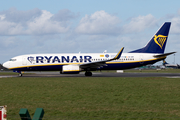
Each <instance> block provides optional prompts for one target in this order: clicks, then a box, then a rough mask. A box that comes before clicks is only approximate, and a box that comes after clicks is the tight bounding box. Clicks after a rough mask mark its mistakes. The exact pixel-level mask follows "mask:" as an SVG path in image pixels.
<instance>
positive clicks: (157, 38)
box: [154, 35, 167, 49]
mask: <svg viewBox="0 0 180 120" xmlns="http://www.w3.org/2000/svg"><path fill="white" fill-rule="evenodd" d="M166 39H167V36H164V35H158V36H157V35H155V36H154V42H155V43H156V44H157V45H159V47H160V48H161V49H162V47H163V45H164V42H165V41H166Z"/></svg>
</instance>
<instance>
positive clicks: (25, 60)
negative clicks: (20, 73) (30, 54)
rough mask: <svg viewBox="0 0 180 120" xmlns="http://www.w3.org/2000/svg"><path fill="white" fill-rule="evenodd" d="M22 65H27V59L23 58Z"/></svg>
mask: <svg viewBox="0 0 180 120" xmlns="http://www.w3.org/2000/svg"><path fill="white" fill-rule="evenodd" d="M22 64H23V65H27V57H22Z"/></svg>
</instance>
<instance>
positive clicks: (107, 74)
mask: <svg viewBox="0 0 180 120" xmlns="http://www.w3.org/2000/svg"><path fill="white" fill-rule="evenodd" d="M28 73H32V74H23V76H22V77H169V78H180V73H158V72H157V73H143V72H142V73H113V72H93V73H92V74H93V75H92V76H85V75H84V73H83V72H82V73H80V74H59V72H28ZM7 77H18V74H17V75H6V76H0V78H7Z"/></svg>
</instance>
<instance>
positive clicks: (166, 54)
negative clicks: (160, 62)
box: [154, 52, 176, 58]
mask: <svg viewBox="0 0 180 120" xmlns="http://www.w3.org/2000/svg"><path fill="white" fill-rule="evenodd" d="M174 53H176V52H170V53H165V54H160V55H154V57H157V58H158V57H166V56H168V55H171V54H174Z"/></svg>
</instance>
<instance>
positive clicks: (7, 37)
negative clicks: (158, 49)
mask: <svg viewBox="0 0 180 120" xmlns="http://www.w3.org/2000/svg"><path fill="white" fill-rule="evenodd" d="M164 22H172V24H171V29H170V33H169V38H168V42H167V45H166V50H165V52H173V51H176V52H177V53H176V54H175V55H171V56H169V57H168V58H167V62H169V63H174V62H175V63H178V64H180V50H179V49H180V1H179V0H51V1H50V0H31V1H27V0H26V1H25V0H6V1H5V0H2V1H0V63H3V62H5V61H7V60H9V59H10V58H12V57H15V56H18V55H23V54H31V53H33V54H34V53H78V52H82V53H95V52H100V53H102V52H103V51H104V50H107V51H108V52H114V53H117V52H118V51H119V50H120V49H121V48H122V47H125V49H124V52H129V51H132V50H135V49H138V48H142V47H144V46H145V45H146V43H147V42H148V41H149V40H150V39H151V38H152V36H153V35H154V34H155V33H156V31H157V30H158V29H159V27H160V26H161V25H162V24H163V23H164ZM174 58H175V59H174Z"/></svg>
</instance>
